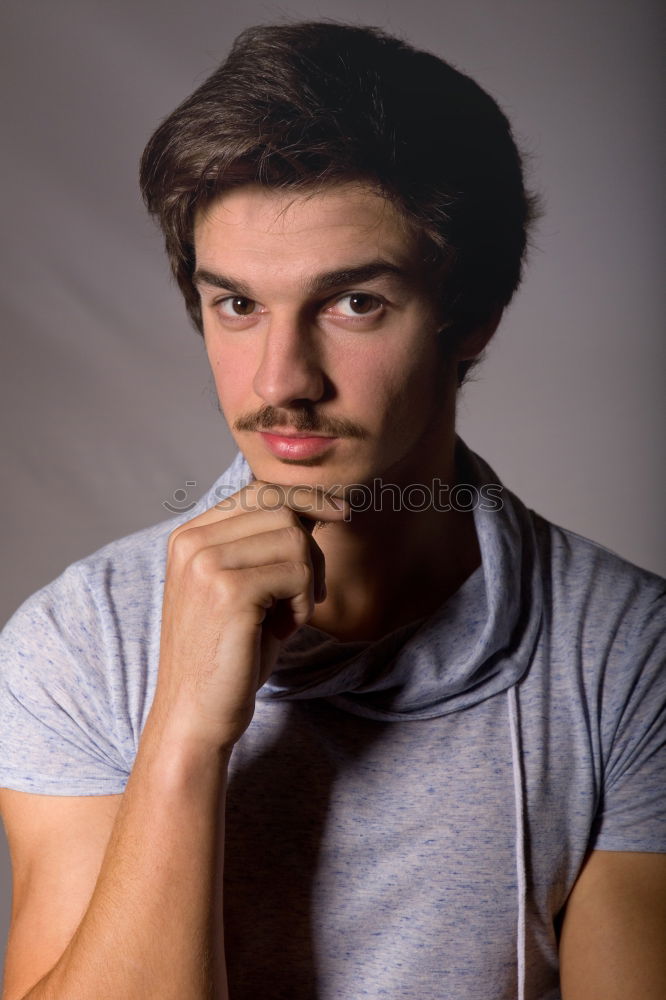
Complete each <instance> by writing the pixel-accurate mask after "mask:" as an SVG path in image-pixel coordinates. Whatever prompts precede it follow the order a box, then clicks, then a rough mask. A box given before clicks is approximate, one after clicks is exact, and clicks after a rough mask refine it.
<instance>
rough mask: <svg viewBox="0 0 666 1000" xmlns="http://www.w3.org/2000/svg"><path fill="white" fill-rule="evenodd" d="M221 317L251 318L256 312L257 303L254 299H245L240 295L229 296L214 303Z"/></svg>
mask: <svg viewBox="0 0 666 1000" xmlns="http://www.w3.org/2000/svg"><path fill="white" fill-rule="evenodd" d="M216 306H217V309H218V310H219V311H220V312H221V313H222V315H223V316H252V314H253V313H255V312H258V311H259V310H258V308H257V306H258V303H257V302H255V300H254V299H246V298H245V297H244V296H242V295H229V296H228V297H227V298H226V299H221V300H220V301H219V302H217V303H216Z"/></svg>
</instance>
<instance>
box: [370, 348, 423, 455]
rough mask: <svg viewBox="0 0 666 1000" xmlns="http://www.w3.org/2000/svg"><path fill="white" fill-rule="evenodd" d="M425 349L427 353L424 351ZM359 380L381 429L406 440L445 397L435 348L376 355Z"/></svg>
mask: <svg viewBox="0 0 666 1000" xmlns="http://www.w3.org/2000/svg"><path fill="white" fill-rule="evenodd" d="M424 347H425V350H424ZM360 369H361V366H357V368H356V372H357V374H356V379H357V382H358V386H359V392H360V393H361V398H362V399H365V400H366V404H365V405H366V408H367V409H369V410H370V411H371V412H374V413H376V414H377V417H378V418H379V420H380V421H381V425H382V428H386V429H389V428H390V429H391V430H392V431H393V432H394V433H395V434H398V435H399V436H404V435H405V434H408V433H409V431H410V428H412V427H413V426H414V425H416V424H419V423H420V422H421V421H422V420H423V419H424V417H426V416H427V415H428V414H430V413H431V412H432V410H433V407H434V406H436V405H437V402H438V400H439V399H440V397H441V394H442V384H441V383H442V364H441V359H440V358H439V356H438V354H437V351H436V348H435V347H434V345H433V349H432V350H429V349H428V346H427V345H424V344H422V343H420V344H419V345H418V347H417V348H414V349H411V350H410V349H405V350H403V351H400V352H396V353H395V354H389V353H388V352H384V353H379V352H378V353H377V355H376V356H375V357H374V358H373V359H372V363H371V364H370V365H368V366H367V367H365V370H364V373H363V376H362V377H359V375H358V372H359V370H360Z"/></svg>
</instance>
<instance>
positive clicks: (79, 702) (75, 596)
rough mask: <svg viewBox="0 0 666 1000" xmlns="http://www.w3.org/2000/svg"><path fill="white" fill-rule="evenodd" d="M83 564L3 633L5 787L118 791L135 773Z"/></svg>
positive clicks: (37, 597)
mask: <svg viewBox="0 0 666 1000" xmlns="http://www.w3.org/2000/svg"><path fill="white" fill-rule="evenodd" d="M108 634H109V623H108V621H105V620H104V616H103V615H101V614H100V611H99V608H98V607H97V605H96V602H95V600H94V598H93V595H92V593H91V590H90V588H89V587H88V584H87V582H86V580H85V577H84V575H83V573H82V572H81V570H80V567H79V566H78V565H77V564H74V565H73V566H70V567H69V568H68V569H67V570H65V572H64V573H63V574H62V575H61V576H60V577H58V579H57V580H55V581H53V583H51V584H49V585H48V586H47V587H44V588H43V589H42V590H40V591H38V592H37V593H36V594H33V596H32V597H30V598H28V600H27V601H26V602H25V603H24V604H22V605H21V607H20V608H19V609H18V610H17V611H16V612H15V614H14V615H13V617H12V618H11V619H10V620H9V622H8V623H7V625H6V626H5V628H4V629H3V631H2V633H1V635H0V786H1V787H5V788H12V789H15V790H17V791H23V792H35V793H41V794H51V795H108V794H113V793H117V792H122V791H123V789H124V787H125V784H126V781H127V778H128V774H129V770H130V766H129V764H128V759H127V758H128V752H127V745H128V742H129V743H131V733H128V731H127V729H128V727H127V725H126V724H125V723H124V722H123V720H124V719H126V718H127V714H128V713H127V711H126V709H127V706H126V705H124V704H123V701H124V700H125V699H126V694H125V692H124V690H123V684H122V677H119V676H118V671H117V668H116V670H115V672H114V663H113V659H114V658H113V657H112V656H111V655H110V654H109V649H108V643H107V642H106V638H107V637H108Z"/></svg>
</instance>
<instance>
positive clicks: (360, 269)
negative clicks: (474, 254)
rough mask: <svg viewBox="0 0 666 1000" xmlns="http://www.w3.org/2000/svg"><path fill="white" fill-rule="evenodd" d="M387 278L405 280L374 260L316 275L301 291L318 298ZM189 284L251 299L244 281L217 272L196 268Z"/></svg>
mask: <svg viewBox="0 0 666 1000" xmlns="http://www.w3.org/2000/svg"><path fill="white" fill-rule="evenodd" d="M387 276H388V277H392V278H397V279H398V280H399V281H401V282H405V281H407V280H408V278H409V272H408V270H407V269H406V268H404V267H400V266H399V265H398V264H393V263H391V261H389V260H384V259H383V258H381V257H379V258H377V260H371V261H368V263H367V264H359V265H357V266H350V267H342V268H339V269H337V270H335V271H325V272H324V273H323V274H317V275H315V276H314V277H313V278H310V279H309V280H308V281H307V282H306V284H305V290H306V292H307V293H308V294H310V295H322V294H325V293H326V292H331V291H334V290H335V289H336V288H340V287H342V286H350V285H362V284H365V282H367V281H373V280H374V279H375V278H383V277H387ZM192 281H193V282H194V284H195V285H210V286H211V287H212V288H224V289H225V290H226V291H228V292H232V294H235V295H239V296H243V297H244V298H253V294H252V290H251V288H250V286H249V285H247V284H246V283H245V282H244V281H241V280H240V279H239V278H234V277H231V276H230V275H227V274H220V273H219V272H217V271H208V270H207V269H206V268H197V269H196V271H195V272H194V274H193V275H192Z"/></svg>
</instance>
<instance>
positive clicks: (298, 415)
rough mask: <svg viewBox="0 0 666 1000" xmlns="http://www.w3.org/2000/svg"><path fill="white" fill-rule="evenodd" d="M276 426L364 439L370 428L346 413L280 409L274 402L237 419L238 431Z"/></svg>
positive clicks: (304, 408) (303, 408)
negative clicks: (330, 414) (334, 415)
mask: <svg viewBox="0 0 666 1000" xmlns="http://www.w3.org/2000/svg"><path fill="white" fill-rule="evenodd" d="M273 427H280V428H282V429H284V428H285V427H288V428H289V429H290V430H293V431H298V432H299V433H301V434H303V433H306V432H307V431H310V432H312V433H313V434H323V435H325V436H326V437H348V438H358V439H359V440H362V439H363V438H366V437H367V436H368V432H367V431H366V430H365V428H363V427H361V425H360V424H355V423H354V422H353V421H352V420H346V419H345V418H344V417H322V416H320V415H319V414H318V413H316V412H315V411H314V410H313V409H312V408H310V407H305V406H303V407H298V408H294V409H290V410H280V409H278V408H277V407H275V406H268V405H266V406H262V407H261V409H260V410H257V411H256V413H246V414H242V415H241V416H240V417H237V418H236V420H235V421H234V430H237V431H270V430H271V429H272V428H273Z"/></svg>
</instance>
